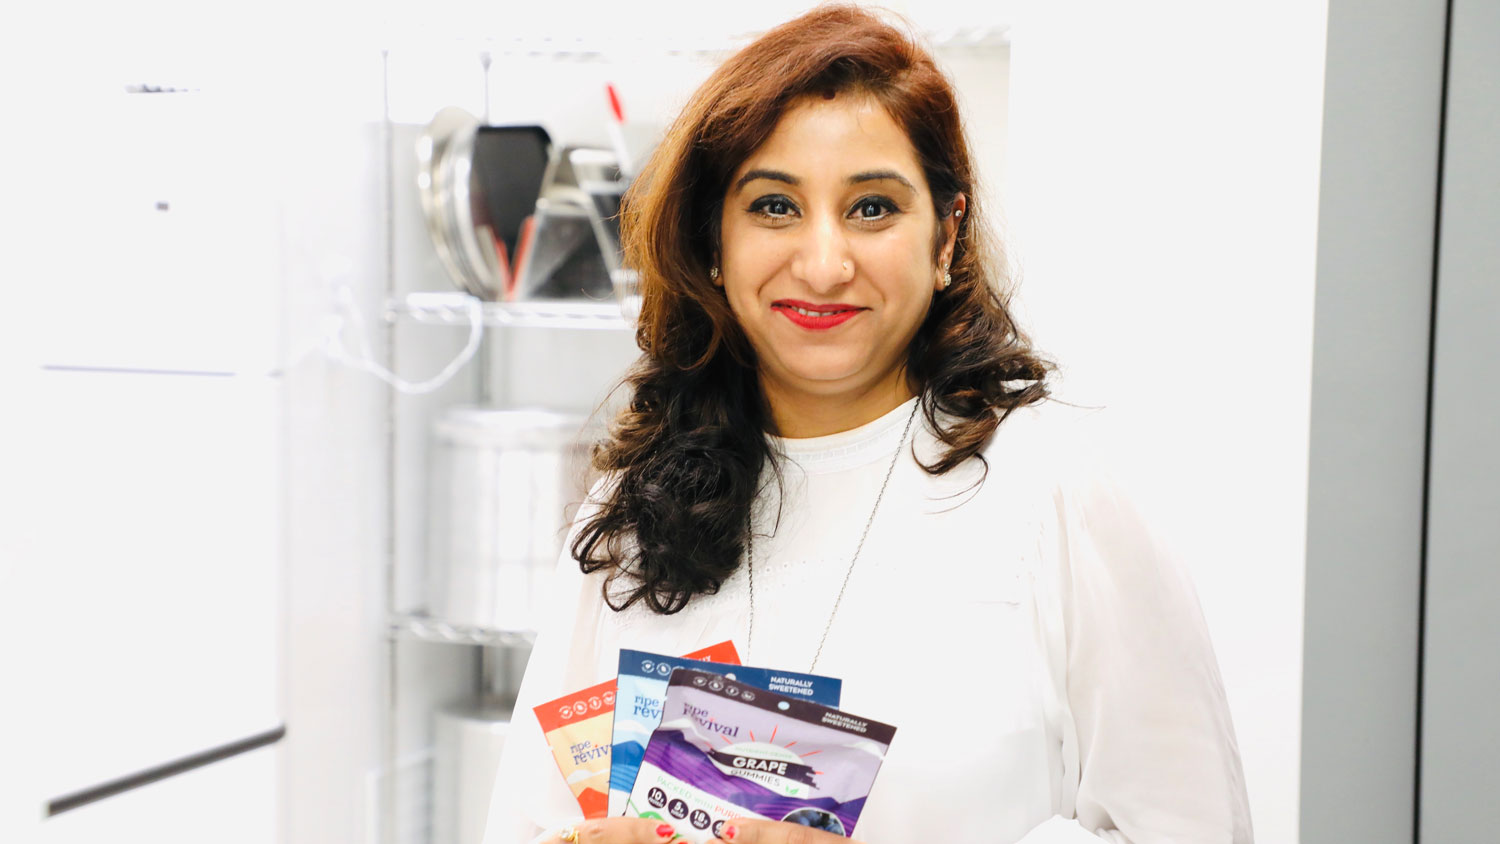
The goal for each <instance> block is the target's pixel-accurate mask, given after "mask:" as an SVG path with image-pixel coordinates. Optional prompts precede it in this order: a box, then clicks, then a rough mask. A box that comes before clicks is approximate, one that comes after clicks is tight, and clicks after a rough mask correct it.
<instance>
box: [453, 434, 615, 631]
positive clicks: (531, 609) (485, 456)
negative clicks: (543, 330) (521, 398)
mask: <svg viewBox="0 0 1500 844" xmlns="http://www.w3.org/2000/svg"><path fill="white" fill-rule="evenodd" d="M584 421H585V420H584V417H582V416H579V415H576V414H566V413H554V412H550V411H543V410H503V409H496V408H485V407H454V408H450V409H449V410H448V411H446V412H445V413H443V415H442V416H441V417H439V418H438V420H437V422H436V423H435V424H434V426H433V437H432V444H431V450H430V452H429V468H430V479H429V485H428V490H429V501H428V511H427V513H428V521H427V550H428V567H427V578H428V581H427V586H428V613H429V614H430V615H431V616H432V617H434V618H436V619H438V620H440V621H445V622H448V623H450V624H455V625H468V626H473V627H483V628H488V629H493V630H535V629H536V625H535V608H536V607H538V606H539V604H540V601H541V599H542V598H543V597H544V596H545V594H546V588H547V584H548V581H549V580H550V577H551V574H552V571H553V569H554V568H555V567H556V565H557V561H558V558H559V556H560V555H561V553H562V551H563V541H564V539H565V538H566V535H567V528H568V522H569V520H570V519H571V518H572V514H573V512H574V511H576V509H577V505H578V504H579V503H580V502H582V500H583V497H584V495H585V494H586V492H587V489H586V487H585V484H586V473H587V466H588V443H589V441H588V438H587V437H586V435H585V434H584V432H583V430H582V429H583V425H584Z"/></svg>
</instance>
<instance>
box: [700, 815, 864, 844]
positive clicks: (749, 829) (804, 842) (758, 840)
mask: <svg viewBox="0 0 1500 844" xmlns="http://www.w3.org/2000/svg"><path fill="white" fill-rule="evenodd" d="M719 835H721V836H723V837H722V838H715V839H714V844H860V842H858V841H852V840H850V839H848V838H845V837H844V836H842V835H836V834H834V833H832V832H824V831H823V830H821V829H813V828H812V827H807V826H802V825H800V824H794V823H786V822H785V821H757V820H750V819H748V818H735V819H733V820H731V821H730V822H728V823H726V824H724V828H723V829H722V830H720V831H719Z"/></svg>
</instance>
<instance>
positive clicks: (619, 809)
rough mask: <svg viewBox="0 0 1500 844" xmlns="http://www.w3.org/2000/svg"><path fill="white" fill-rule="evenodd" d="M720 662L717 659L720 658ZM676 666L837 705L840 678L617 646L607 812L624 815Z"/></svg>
mask: <svg viewBox="0 0 1500 844" xmlns="http://www.w3.org/2000/svg"><path fill="white" fill-rule="evenodd" d="M720 662H722V660H720ZM679 668H691V669H694V670H697V671H708V672H711V673H717V674H721V675H723V676H724V677H725V678H726V679H729V680H737V681H738V682H740V683H742V684H744V685H746V686H751V687H754V688H757V689H761V690H763V691H771V692H776V693H778V694H784V695H787V696H788V697H796V698H801V699H803V700H810V701H813V702H815V703H821V704H824V705H827V706H838V705H839V694H840V692H841V690H842V689H843V685H844V684H843V681H841V680H839V679H837V678H835V677H820V676H818V675H816V674H801V673H798V672H796V671H773V670H771V669H769V668H757V667H755V666H735V667H733V668H729V667H726V666H724V665H719V664H715V663H714V662H712V661H708V660H696V659H688V658H685V657H671V656H664V655H662V654H655V653H650V652H648V651H635V650H630V649H628V648H624V649H621V650H620V676H619V680H618V689H619V702H618V704H617V705H616V707H615V712H614V725H613V730H612V735H611V739H610V740H611V742H612V744H613V747H612V749H611V750H610V764H609V814H610V816H611V817H619V816H620V815H623V814H625V808H626V807H625V804H626V801H627V800H628V799H629V797H630V789H631V787H632V786H634V785H635V778H636V773H637V772H638V771H640V769H641V760H642V759H643V758H644V757H645V755H646V742H648V741H650V740H651V733H652V731H654V730H655V729H656V726H657V725H658V724H659V723H661V705H662V700H663V698H665V697H666V696H667V678H668V677H670V676H671V675H672V672H673V671H674V670H676V669H679Z"/></svg>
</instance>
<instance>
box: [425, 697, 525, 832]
mask: <svg viewBox="0 0 1500 844" xmlns="http://www.w3.org/2000/svg"><path fill="white" fill-rule="evenodd" d="M510 718H511V709H510V707H509V706H506V705H504V704H503V703H501V702H499V701H496V700H483V701H477V702H473V703H464V704H455V705H453V706H449V707H445V708H443V709H440V710H438V712H436V713H435V714H434V716H433V719H434V723H433V771H432V776H433V779H432V841H433V844H481V841H482V840H483V838H484V828H485V824H486V823H487V822H488V820H489V810H490V798H491V796H492V792H493V790H494V787H495V772H496V771H497V770H498V769H499V767H500V752H501V751H502V750H504V749H505V736H506V735H507V733H508V732H509V731H510Z"/></svg>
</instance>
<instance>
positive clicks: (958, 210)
mask: <svg viewBox="0 0 1500 844" xmlns="http://www.w3.org/2000/svg"><path fill="white" fill-rule="evenodd" d="M963 215H964V209H962V208H955V209H953V216H955V217H962V216H963Z"/></svg>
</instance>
